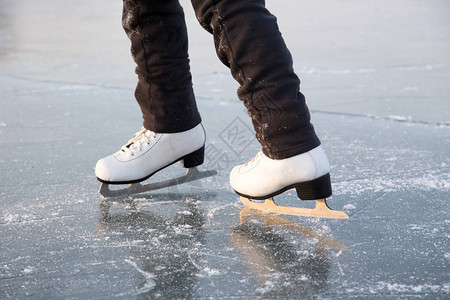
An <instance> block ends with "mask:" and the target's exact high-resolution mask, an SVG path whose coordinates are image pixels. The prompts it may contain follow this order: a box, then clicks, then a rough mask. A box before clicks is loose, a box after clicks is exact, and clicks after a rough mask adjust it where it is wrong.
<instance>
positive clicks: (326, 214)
mask: <svg viewBox="0 0 450 300" xmlns="http://www.w3.org/2000/svg"><path fill="white" fill-rule="evenodd" d="M241 201H242V203H244V205H245V206H247V207H250V208H253V209H257V210H261V211H265V212H269V213H276V214H282V215H291V216H303V217H315V218H330V219H348V215H347V214H346V213H345V212H343V211H338V210H332V209H330V208H329V207H328V205H327V201H326V199H318V200H316V207H315V208H303V207H289V206H281V205H276V204H275V202H273V198H268V199H266V200H264V202H261V203H257V202H253V201H251V200H250V199H248V198H245V197H242V196H241Z"/></svg>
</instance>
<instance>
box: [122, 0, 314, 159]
mask: <svg viewBox="0 0 450 300" xmlns="http://www.w3.org/2000/svg"><path fill="white" fill-rule="evenodd" d="M123 3H124V9H123V19H122V21H123V22H122V23H123V27H124V29H125V31H126V33H127V35H128V37H129V38H130V40H131V52H132V55H133V59H134V60H135V62H136V64H137V67H136V73H137V74H138V84H137V87H136V92H135V97H136V99H137V101H138V103H139V106H140V108H141V110H142V113H143V118H144V127H145V128H147V129H149V130H152V131H155V132H165V133H173V132H179V131H185V130H188V129H190V128H193V127H194V126H196V125H197V124H199V123H200V122H201V118H200V114H199V112H198V110H197V106H196V103H195V97H194V93H193V88H192V78H191V73H190V67H189V58H188V37H187V31H186V24H185V20H184V13H183V9H182V7H181V5H180V4H179V1H178V0H123ZM192 5H193V7H194V10H195V14H196V17H197V19H198V21H199V22H200V24H201V26H202V27H203V28H205V29H206V30H207V31H209V32H210V33H211V34H212V35H213V36H214V43H215V47H216V52H217V55H218V57H219V59H220V60H221V61H222V63H224V64H225V65H226V66H228V67H229V68H230V70H231V74H232V76H233V77H234V78H235V79H236V80H237V81H238V82H239V84H240V87H239V89H238V97H239V99H241V100H242V101H243V102H244V105H245V107H246V108H247V110H248V114H249V115H250V116H251V118H252V123H253V125H254V128H255V132H256V138H257V139H258V141H259V142H260V143H261V145H262V150H263V152H264V154H266V155H267V156H268V157H270V158H272V159H283V158H288V157H291V156H294V155H297V154H301V153H304V152H307V151H309V150H311V149H313V148H315V147H317V146H318V145H320V141H319V139H318V138H317V136H316V134H315V132H314V128H313V126H312V124H311V122H310V114H309V110H308V108H307V106H306V104H305V97H304V96H303V94H302V93H300V80H299V78H298V77H297V76H296V74H295V73H294V70H293V67H292V57H291V54H290V53H289V50H288V49H287V47H286V45H285V43H284V40H283V38H282V36H281V33H280V31H279V29H278V25H277V19H276V18H275V17H274V16H273V15H271V14H270V12H269V11H268V10H267V9H266V8H265V1H264V0H192ZM230 121H231V120H230Z"/></svg>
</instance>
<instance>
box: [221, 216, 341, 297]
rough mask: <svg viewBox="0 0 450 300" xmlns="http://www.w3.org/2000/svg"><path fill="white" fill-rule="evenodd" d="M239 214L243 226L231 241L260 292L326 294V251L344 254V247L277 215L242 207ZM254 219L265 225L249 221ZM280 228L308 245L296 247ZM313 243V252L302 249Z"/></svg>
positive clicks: (328, 255)
mask: <svg viewBox="0 0 450 300" xmlns="http://www.w3.org/2000/svg"><path fill="white" fill-rule="evenodd" d="M240 215H241V224H240V225H239V226H237V227H236V228H234V229H233V231H232V233H231V236H230V241H231V243H232V244H233V245H234V246H235V247H236V249H237V250H238V251H239V252H240V254H241V256H242V258H243V259H244V261H245V263H246V265H247V267H248V268H249V269H250V270H251V271H252V273H253V274H254V278H255V280H256V281H257V282H258V284H259V288H258V292H259V293H261V294H264V295H265V296H271V297H277V296H278V297H279V296H289V297H293V296H298V297H302V298H311V297H314V296H315V295H316V296H317V295H319V294H322V293H323V292H324V291H326V289H327V281H328V274H329V270H330V260H331V258H330V253H329V252H328V251H327V250H329V249H334V250H337V251H345V250H346V249H347V248H346V246H345V245H344V244H342V243H341V242H339V241H336V240H333V239H331V238H329V237H327V236H325V235H323V234H321V233H319V232H316V231H315V230H314V229H312V228H308V227H304V226H301V225H299V224H297V223H294V222H292V221H289V220H287V219H285V218H283V217H280V216H277V215H273V214H266V213H264V212H261V211H258V210H254V209H249V208H243V209H242V210H241V213H240ZM252 218H258V219H261V220H262V221H263V224H258V223H254V222H250V220H251V219H252ZM280 228H281V229H288V231H290V232H291V233H292V234H294V235H301V236H303V237H304V238H305V240H306V241H307V242H306V243H305V244H304V245H294V243H292V241H289V240H288V239H287V238H286V237H285V236H284V235H282V234H281V233H279V232H278V231H279V230H278V229H280ZM308 240H309V242H308ZM311 242H312V243H316V242H317V244H316V245H315V247H314V249H313V250H312V251H310V250H307V249H309V248H307V247H305V249H301V248H302V247H303V246H308V245H310V244H311ZM299 247H300V249H299Z"/></svg>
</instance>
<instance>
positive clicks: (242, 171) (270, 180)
mask: <svg viewBox="0 0 450 300" xmlns="http://www.w3.org/2000/svg"><path fill="white" fill-rule="evenodd" d="M329 172H330V165H329V162H328V159H327V157H326V155H325V152H324V151H323V150H322V147H320V146H319V147H316V148H314V149H312V150H311V151H308V152H306V153H303V154H299V155H296V156H293V157H290V158H286V159H281V160H274V159H270V158H268V157H267V156H266V155H264V153H262V152H259V153H258V154H257V155H256V156H255V157H254V158H252V159H250V160H249V161H247V162H246V163H245V164H243V165H239V166H236V167H234V168H233V170H232V171H231V174H230V183H231V186H232V188H233V189H234V191H235V192H236V193H237V194H239V195H240V196H241V197H240V198H241V201H242V202H243V203H244V204H245V205H246V206H248V207H251V208H255V209H259V210H264V211H267V212H273V213H279V214H286V215H297V216H308V217H320V218H335V219H348V215H347V214H346V213H345V212H342V211H336V210H331V209H330V208H329V207H328V205H327V203H326V198H327V197H330V196H331V194H332V193H331V181H330V174H329ZM293 188H295V189H296V190H297V196H298V197H299V198H300V199H301V200H316V207H315V208H313V209H310V208H302V207H287V206H278V205H276V204H275V202H274V201H273V197H274V196H276V195H279V194H281V193H283V192H285V191H287V190H289V189H293ZM250 199H254V200H265V201H264V202H263V203H261V202H255V201H251V200H250Z"/></svg>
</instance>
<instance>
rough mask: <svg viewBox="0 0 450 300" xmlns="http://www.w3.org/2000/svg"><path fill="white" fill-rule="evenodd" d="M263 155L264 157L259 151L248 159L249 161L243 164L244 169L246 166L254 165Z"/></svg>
mask: <svg viewBox="0 0 450 300" xmlns="http://www.w3.org/2000/svg"><path fill="white" fill-rule="evenodd" d="M263 155H264V154H263V152H262V151H259V152H258V153H257V154H256V155H255V156H254V157H252V158H250V159H249V160H247V161H246V162H245V164H244V167H247V166H249V165H252V164H254V163H255V162H257V161H258V160H259V158H260V157H261V156H263Z"/></svg>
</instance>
